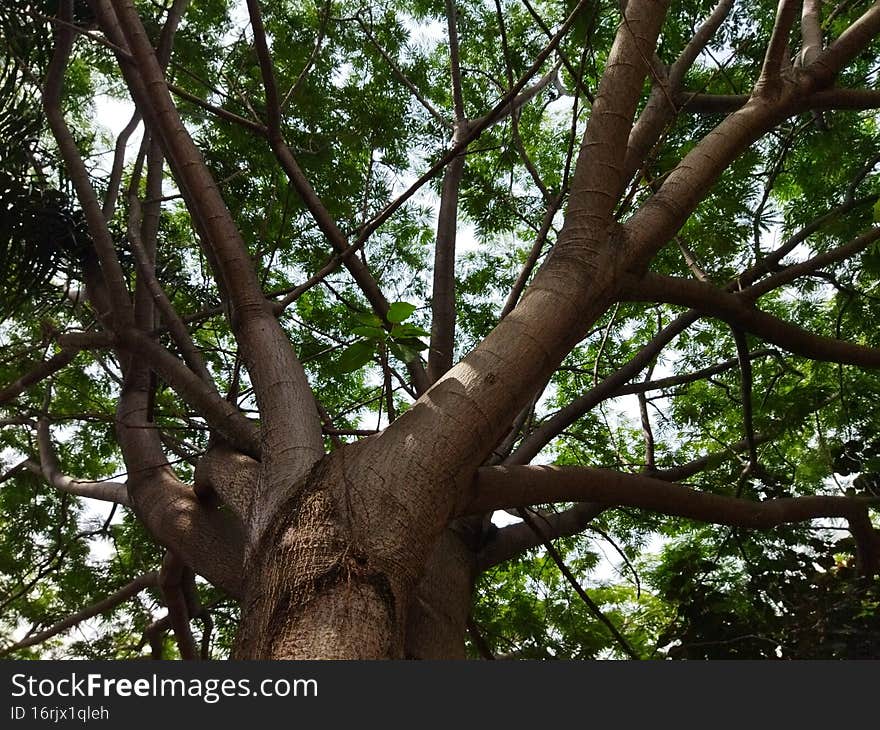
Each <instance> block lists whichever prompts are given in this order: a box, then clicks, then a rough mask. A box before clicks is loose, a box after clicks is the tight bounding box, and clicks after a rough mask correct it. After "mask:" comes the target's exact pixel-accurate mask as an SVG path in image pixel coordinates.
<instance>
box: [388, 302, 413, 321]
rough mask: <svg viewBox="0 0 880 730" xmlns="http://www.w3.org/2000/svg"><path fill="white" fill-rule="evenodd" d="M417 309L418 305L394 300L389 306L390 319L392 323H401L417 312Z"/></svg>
mask: <svg viewBox="0 0 880 730" xmlns="http://www.w3.org/2000/svg"><path fill="white" fill-rule="evenodd" d="M416 309H417V307H416V305H415V304H410V303H409V302H394V303H393V304H392V305H391V306H390V307H388V315H387V317H388V321H389V322H391V324H399V323H401V322H403V321H404V320H405V319H407V318H408V317H409V316H410V315H411V314H412V313H413V312H415V311H416Z"/></svg>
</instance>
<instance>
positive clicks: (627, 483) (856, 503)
mask: <svg viewBox="0 0 880 730" xmlns="http://www.w3.org/2000/svg"><path fill="white" fill-rule="evenodd" d="M468 496H469V499H468V501H467V502H466V503H465V504H463V505H462V506H461V507H460V508H459V509H458V510H457V512H458V514H460V515H466V514H482V513H485V512H491V511H493V510H496V509H509V508H512V507H519V508H523V507H528V506H530V505H535V504H550V503H553V502H583V501H589V502H595V503H598V504H603V505H607V506H619V507H637V508H639V509H645V510H649V511H651V512H659V513H661V514H666V515H675V516H678V517H686V518H688V519H693V520H699V521H701V522H709V523H714V524H721V525H730V526H733V527H746V528H753V529H767V528H771V527H776V526H778V525H782V524H787V523H792V522H804V521H806V520H811V519H814V518H817V517H842V518H845V519H847V520H849V521H850V525H851V528H852V529H853V534H854V537H855V538H856V540H857V542H858V547H859V553H860V555H861V556H862V558H861V559H862V561H863V567H864V568H865V570H866V572H869V573H870V574H873V572H874V571H875V570H876V555H875V552H876V551H875V547H874V538H873V534H872V532H873V531H872V530H871V529H870V520H868V523H867V531H866V527H865V520H867V510H868V508H869V507H872V506H876V505H878V504H880V499H876V498H858V497H837V496H807V497H790V498H785V499H770V500H766V501H763V502H753V501H751V500H747V499H740V498H737V497H728V496H722V495H718V494H710V493H708V492H700V491H697V490H695V489H691V488H689V487H685V486H682V485H680V484H671V483H669V482H665V481H662V480H660V479H655V478H652V477H648V476H644V475H639V474H625V473H622V472H615V471H610V470H606V469H593V468H590V467H558V466H492V467H483V468H481V469H478V470H477V474H476V477H475V480H474V483H473V486H472V487H471V490H470V494H469V495H468Z"/></svg>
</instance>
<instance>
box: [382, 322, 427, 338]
mask: <svg viewBox="0 0 880 730" xmlns="http://www.w3.org/2000/svg"><path fill="white" fill-rule="evenodd" d="M430 334H431V333H430V332H426V331H425V330H424V329H422V328H421V327H419V326H417V325H414V324H396V325H394V327H392V328H391V336H392V337H393V338H394V339H396V340H399V339H403V338H406V337H428V336H429V335H430Z"/></svg>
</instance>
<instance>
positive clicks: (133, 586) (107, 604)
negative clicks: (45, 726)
mask: <svg viewBox="0 0 880 730" xmlns="http://www.w3.org/2000/svg"><path fill="white" fill-rule="evenodd" d="M158 578H159V574H158V573H157V572H156V571H153V572H151V573H145V574H144V575H141V576H139V577H137V578H135V579H134V580H133V581H131V582H130V583H128V584H127V585H125V586H123V587H122V588H120V589H119V590H118V591H116V592H115V593H111V594H110V595H109V596H107V597H106V598H104V599H102V600H100V601H98V602H97V603H93V604H92V605H91V606H89V607H88V608H84V609H82V610H81V611H78V612H77V613H75V614H73V615H71V616H68V617H67V618H65V619H63V620H61V621H59V622H58V623H56V624H54V625H53V626H51V627H50V628H48V629H46V630H45V631H41V632H40V633H38V634H34V635H33V636H29V637H27V638H26V639H23V640H22V641H19V642H16V643H15V644H12V645H10V646H7V647H5V648H4V649H0V657H4V656H8V655H9V654H11V653H12V652H14V651H18V650H20V649H26V648H28V647H30V646H36V645H37V644H41V643H43V642H44V641H47V640H48V639H51V638H52V637H53V636H57V635H58V634H60V633H61V632H62V631H66V630H67V629H70V628H73V627H74V626H76V625H77V624H80V623H82V622H83V621H87V620H88V619H90V618H94V617H95V616H100V615H101V614H102V613H107V612H108V611H112V610H113V609H114V608H116V607H117V606H119V605H120V604H122V603H124V602H125V601H127V600H128V599H130V598H133V597H134V596H136V595H137V594H138V593H140V592H141V591H143V590H144V589H146V588H155V587H157V583H158Z"/></svg>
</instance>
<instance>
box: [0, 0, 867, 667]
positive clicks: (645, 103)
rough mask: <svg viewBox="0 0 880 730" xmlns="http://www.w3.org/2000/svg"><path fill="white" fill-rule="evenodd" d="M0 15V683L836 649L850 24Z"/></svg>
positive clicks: (841, 559)
mask: <svg viewBox="0 0 880 730" xmlns="http://www.w3.org/2000/svg"><path fill="white" fill-rule="evenodd" d="M0 24H2V40H3V45H2V48H0V55H2V61H3V66H2V68H3V72H2V76H0V81H2V89H3V94H2V101H0V131H2V136H0V139H2V157H0V181H2V185H0V197H2V202H3V206H2V208H0V212H2V219H0V249H2V253H3V256H2V261H3V267H4V274H5V276H4V278H3V284H2V287H3V288H2V305H3V312H4V316H5V320H4V322H3V324H2V329H0V334H2V337H3V340H4V354H3V357H2V360H0V383H2V387H0V409H2V413H0V418H2V420H0V425H2V432H0V438H2V445H3V449H4V450H3V459H4V462H5V468H4V472H3V475H2V477H0V478H2V487H0V504H2V513H0V514H2V517H0V519H2V520H3V528H4V529H3V531H2V537H0V568H2V569H0V604H2V606H3V610H2V619H0V636H2V637H3V644H2V648H0V653H2V654H3V655H8V656H16V657H28V656H49V655H56V654H57V655H62V656H90V657H120V658H122V657H131V656H138V655H141V654H143V653H144V652H145V651H147V648H149V651H150V652H151V654H152V656H154V657H163V656H181V657H184V658H198V657H209V656H227V655H232V656H236V657H240V658H256V657H261V658H282V657H283V658H306V657H337V658H364V657H414V658H434V657H460V656H465V655H471V656H482V657H485V658H490V657H496V656H505V657H507V656H509V657H540V658H552V657H596V656H621V657H639V658H648V657H659V656H671V657H679V656H681V657H707V656H708V657H719V656H724V657H727V656H743V657H746V656H747V657H756V656H762V657H763V656H766V657H777V656H782V657H818V656H821V657H828V656H835V657H853V656H874V655H876V652H877V642H878V631H877V628H876V627H877V621H876V619H877V607H878V605H880V604H878V600H880V588H878V580H877V577H876V575H877V567H878V550H880V539H878V533H877V530H876V528H875V527H874V526H873V523H872V519H874V520H875V519H876V513H875V512H874V507H875V505H876V504H877V500H878V494H877V490H878V486H877V485H878V483H880V481H878V479H880V477H878V473H880V463H878V454H880V448H878V446H877V443H878V436H877V432H876V425H875V424H876V423H878V416H877V414H876V413H875V408H876V403H877V402H878V397H877V396H878V391H880V381H878V379H877V376H876V373H875V369H876V367H877V366H878V365H880V343H878V342H877V341H876V340H877V334H876V328H875V327H873V326H872V325H873V323H874V322H875V321H876V317H877V314H878V311H877V310H878V306H877V302H878V299H877V297H876V296H875V293H874V290H875V289H876V287H877V284H878V281H880V258H878V257H880V248H878V246H877V243H876V242H877V240H878V238H880V227H878V226H877V225H876V224H875V219H876V218H877V217H878V215H877V210H878V208H877V201H878V195H880V188H878V177H877V174H876V173H875V166H876V165H877V164H878V162H880V142H878V138H877V132H876V127H877V117H876V111H875V110H876V109H877V108H878V107H880V90H878V89H877V88H876V83H877V70H878V66H877V47H876V44H875V41H874V39H875V37H876V36H877V34H878V33H880V3H866V2H846V1H844V2H840V3H839V4H834V3H825V2H821V0H804V2H793V1H792V0H782V1H781V2H779V3H778V5H777V6H776V7H775V8H772V7H770V6H769V5H767V4H765V3H756V2H737V3H735V2H733V0H721V1H720V2H717V4H715V3H707V2H702V1H701V0H693V1H688V2H680V3H668V2H662V1H660V0H652V1H649V0H629V2H628V3H624V4H622V5H618V4H616V3H610V2H605V3H603V2H586V1H585V0H582V1H581V2H578V3H574V2H571V3H566V4H562V3H555V2H532V0H510V1H507V0H496V2H494V3H471V2H462V3H453V2H451V0H447V1H446V2H434V1H433V0H425V1H420V2H418V3H416V4H415V5H412V4H410V3H407V4H397V3H395V2H390V1H389V2H382V3H378V4H377V3H369V4H364V5H359V4H357V3H348V2H318V3H317V4H313V3H311V2H309V1H308V0H303V1H299V0H296V1H289V0H278V1H273V2H257V0H247V1H246V2H245V3H227V2H225V0H208V1H206V2H199V3H192V4H190V3H188V2H186V0H173V2H167V3H166V4H165V5H160V4H157V3H154V2H134V1H133V0H92V1H90V2H83V3H80V2H72V1H71V0H61V2H60V3H56V2H54V1H53V2H27V1H26V0H15V1H14V2H11V3H5V4H4V7H3V9H2V10H0ZM108 96H110V97H119V98H122V99H131V100H132V101H133V104H134V106H133V108H134V109H135V111H134V113H133V116H132V118H131V121H130V123H129V124H128V125H127V126H126V127H125V129H124V130H123V131H122V133H121V134H120V135H119V136H118V138H117V139H116V140H115V141H114V140H111V139H108V138H107V133H106V130H104V129H103V127H102V126H101V119H100V118H98V119H95V116H94V113H95V101H96V99H101V98H106V97H108ZM140 129H142V130H143V135H142V137H141V138H140V142H139V143H138V142H137V136H135V133H136V131H137V130H140ZM108 146H110V147H112V148H113V150H114V151H113V153H112V155H110V156H111V157H112V160H111V161H110V162H107V163H102V162H101V160H102V159H103V158H102V153H103V151H104V149H105V148H106V147H108ZM426 272H430V273H426ZM103 503H109V505H107V504H103ZM505 511H506V512H505ZM493 515H495V519H494V522H493ZM499 515H500V516H501V517H504V519H501V518H500V517H499ZM603 552H605V553H606V554H610V555H611V556H612V557H611V559H610V560H608V561H603V560H601V554H602V553H603ZM609 565H610V566H613V569H612V568H609ZM163 606H164V608H163ZM99 617H102V618H99ZM84 626H87V627H89V628H88V630H87V631H85V633H80V634H77V633H72V632H70V629H72V628H73V627H80V628H82V627H84ZM77 637H87V638H88V640H85V641H83V640H78V638H77Z"/></svg>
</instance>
